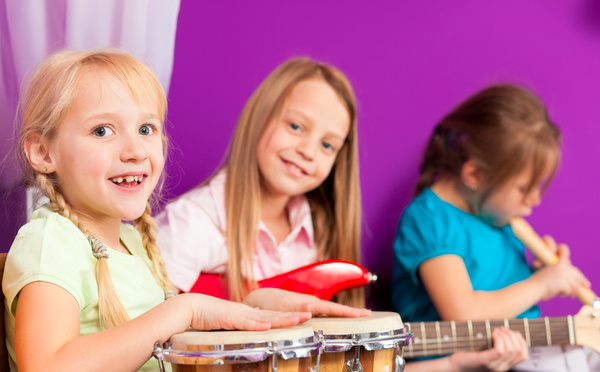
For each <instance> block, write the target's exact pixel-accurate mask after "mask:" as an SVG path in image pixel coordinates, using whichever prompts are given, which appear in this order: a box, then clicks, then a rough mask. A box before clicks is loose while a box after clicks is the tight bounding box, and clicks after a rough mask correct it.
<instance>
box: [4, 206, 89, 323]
mask: <svg viewBox="0 0 600 372" xmlns="http://www.w3.org/2000/svg"><path fill="white" fill-rule="evenodd" d="M93 273H94V260H93V256H92V254H91V249H90V246H89V242H88V241H87V239H86V237H85V235H84V234H83V233H82V232H81V231H80V230H79V229H78V228H77V227H76V226H75V225H74V224H73V223H72V222H71V221H70V220H68V219H67V218H64V217H62V216H59V215H57V214H55V213H46V215H45V216H44V217H40V218H35V219H32V221H31V222H29V223H27V224H26V225H24V226H23V227H22V228H21V229H20V230H19V232H18V234H17V236H16V238H15V240H14V242H13V244H12V246H11V248H10V251H9V253H8V256H7V260H6V267H5V271H4V278H3V283H2V284H3V290H4V294H5V296H6V301H7V304H10V306H8V308H9V309H10V310H11V312H12V314H13V315H14V311H15V310H16V301H15V300H16V298H17V296H18V294H19V292H20V291H21V289H23V287H25V286H26V285H27V284H29V283H32V282H35V281H44V282H50V283H53V284H56V285H58V286H60V287H61V288H64V289H65V290H67V291H68V292H69V293H70V294H72V295H73V297H74V298H75V300H76V301H77V303H78V304H79V310H81V309H83V308H84V307H85V306H86V305H87V302H88V299H87V294H88V293H90V292H92V293H97V286H96V284H95V279H94V278H93V277H89V276H90V275H92V276H93Z"/></svg>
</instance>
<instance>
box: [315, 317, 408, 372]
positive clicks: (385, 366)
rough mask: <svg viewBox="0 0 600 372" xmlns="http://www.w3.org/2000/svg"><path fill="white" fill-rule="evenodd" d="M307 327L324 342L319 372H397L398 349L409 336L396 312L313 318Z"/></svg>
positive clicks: (401, 363)
mask: <svg viewBox="0 0 600 372" xmlns="http://www.w3.org/2000/svg"><path fill="white" fill-rule="evenodd" d="M306 324H309V325H310V326H312V327H313V329H314V330H315V331H316V332H318V333H319V334H320V335H321V337H322V338H323V340H324V346H323V350H322V353H321V355H320V357H319V359H320V360H319V362H318V363H317V364H318V367H319V370H320V372H347V371H365V372H400V371H402V370H403V369H404V359H403V358H402V348H403V347H404V346H405V345H408V343H409V341H410V338H411V335H410V334H409V333H406V332H405V331H404V326H403V324H402V320H401V319H400V316H399V315H398V314H397V313H393V312H375V311H374V312H372V313H371V315H370V316H369V317H361V318H329V317H316V318H312V319H311V320H309V321H308V322H307V323H306Z"/></svg>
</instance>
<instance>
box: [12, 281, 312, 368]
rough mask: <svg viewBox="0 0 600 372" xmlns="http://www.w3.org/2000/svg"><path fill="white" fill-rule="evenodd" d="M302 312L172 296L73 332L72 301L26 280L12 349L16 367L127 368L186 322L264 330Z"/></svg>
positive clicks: (75, 308)
mask: <svg viewBox="0 0 600 372" xmlns="http://www.w3.org/2000/svg"><path fill="white" fill-rule="evenodd" d="M308 318H310V314H308V313H278V312H271V311H263V310H258V309H253V308H251V307H249V306H246V305H244V304H239V303H234V302H230V301H224V300H220V299H216V298H213V297H209V296H203V295H198V294H186V295H180V296H176V297H173V298H171V299H169V300H167V301H165V302H163V303H162V304H160V305H158V306H156V307H154V308H153V309H151V310H149V311H147V312H146V313H144V314H142V315H141V316H139V317H137V318H135V319H132V320H131V321H129V322H127V323H125V324H123V325H120V326H118V327H115V328H112V329H110V330H107V331H103V332H98V333H94V334H90V335H86V336H80V335H79V308H78V304H77V301H76V300H75V299H74V298H73V296H72V295H71V294H70V293H68V292H67V291H66V290H65V289H63V288H61V287H59V286H57V285H54V284H51V283H47V282H33V283H31V284H28V285H26V286H25V287H24V288H23V289H22V290H21V292H20V294H19V302H18V305H17V311H16V320H15V321H16V326H15V349H16V357H17V364H18V366H19V370H20V371H68V370H73V371H106V370H111V371H116V370H122V371H132V370H136V369H138V368H139V367H141V366H142V365H143V364H144V363H145V362H146V361H147V360H148V359H149V358H150V357H151V355H152V351H153V349H154V344H155V343H156V342H157V341H158V342H161V343H163V342H165V341H167V340H168V339H169V338H170V336H171V335H173V334H175V333H179V332H183V331H184V330H185V329H187V328H188V327H190V326H191V327H193V328H197V329H206V330H207V329H221V328H223V329H242V330H267V329H269V328H271V327H279V326H289V325H295V324H297V323H298V322H299V321H306V320H307V319H308Z"/></svg>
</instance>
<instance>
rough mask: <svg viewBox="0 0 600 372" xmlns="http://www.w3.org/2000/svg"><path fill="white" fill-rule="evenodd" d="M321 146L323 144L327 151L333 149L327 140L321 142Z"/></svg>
mask: <svg viewBox="0 0 600 372" xmlns="http://www.w3.org/2000/svg"><path fill="white" fill-rule="evenodd" d="M321 146H323V148H324V149H325V150H327V151H333V150H334V148H333V146H332V145H331V143H329V142H321Z"/></svg>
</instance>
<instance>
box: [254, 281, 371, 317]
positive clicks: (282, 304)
mask: <svg viewBox="0 0 600 372" xmlns="http://www.w3.org/2000/svg"><path fill="white" fill-rule="evenodd" d="M243 302H244V303H245V304H247V305H249V306H252V307H258V308H260V309H267V310H275V311H307V312H310V313H312V314H313V315H328V316H338V317H348V318H356V317H359V316H368V315H369V314H371V310H367V309H358V308H354V307H350V306H346V305H342V304H338V303H335V302H332V301H325V300H321V299H319V298H317V297H315V296H312V295H307V294H302V293H296V292H290V291H286V290H283V289H278V288H260V289H256V290H254V291H252V292H250V294H248V296H246V298H245V299H244V301H243Z"/></svg>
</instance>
